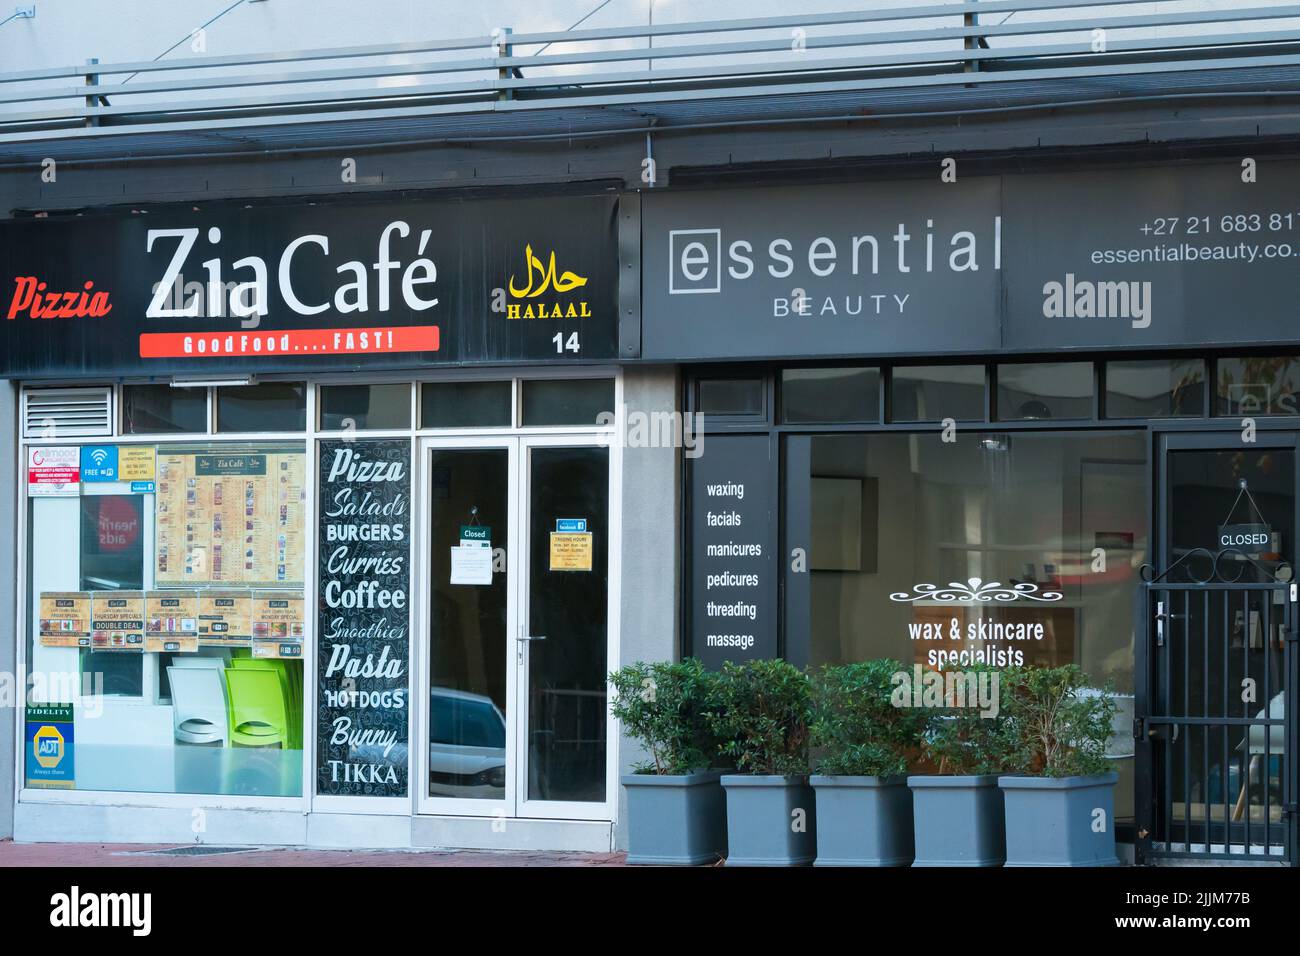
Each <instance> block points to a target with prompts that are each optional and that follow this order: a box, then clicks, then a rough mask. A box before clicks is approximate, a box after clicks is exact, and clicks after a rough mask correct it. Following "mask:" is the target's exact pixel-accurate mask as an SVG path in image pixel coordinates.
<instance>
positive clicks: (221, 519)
mask: <svg viewBox="0 0 1300 956" xmlns="http://www.w3.org/2000/svg"><path fill="white" fill-rule="evenodd" d="M156 470H157V482H156V491H155V493H156V495H157V504H156V508H157V516H156V520H155V522H154V527H155V536H156V549H155V554H156V557H155V569H154V581H155V583H156V584H157V585H158V586H159V587H195V586H197V587H204V586H220V585H223V584H224V585H236V586H238V585H243V586H245V587H254V588H256V587H282V588H301V587H302V585H303V580H302V578H303V567H304V564H305V556H306V548H305V546H304V542H305V533H306V532H305V517H304V516H305V510H306V501H307V492H306V456H305V455H304V454H303V452H302V449H301V448H299V447H295V446H285V447H277V446H261V445H259V446H253V447H249V448H246V449H230V450H227V451H222V452H220V453H213V452H212V450H211V449H210V448H207V447H201V448H193V447H187V446H176V447H167V446H164V447H160V448H159V449H158V459H157V469H156Z"/></svg>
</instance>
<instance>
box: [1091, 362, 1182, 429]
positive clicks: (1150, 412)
mask: <svg viewBox="0 0 1300 956" xmlns="http://www.w3.org/2000/svg"><path fill="white" fill-rule="evenodd" d="M1204 409H1205V362H1203V361H1202V360H1200V359H1190V360H1187V361H1181V360H1178V359H1155V360H1152V361H1138V362H1107V363H1106V417H1107V418H1175V417H1178V416H1180V415H1203V414H1205V411H1204Z"/></svg>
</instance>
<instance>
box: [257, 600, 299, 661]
mask: <svg viewBox="0 0 1300 956" xmlns="http://www.w3.org/2000/svg"><path fill="white" fill-rule="evenodd" d="M304 614H305V610H304V608H303V600H302V595H301V594H298V593H295V592H291V591H255V592H253V612H252V631H253V656H254V657H287V658H301V657H302V634H303V621H304V620H305V618H304Z"/></svg>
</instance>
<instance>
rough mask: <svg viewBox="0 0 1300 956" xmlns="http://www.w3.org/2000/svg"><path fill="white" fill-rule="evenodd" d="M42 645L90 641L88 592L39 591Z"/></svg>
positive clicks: (56, 645)
mask: <svg viewBox="0 0 1300 956" xmlns="http://www.w3.org/2000/svg"><path fill="white" fill-rule="evenodd" d="M39 630H40V636H41V646H42V647H85V646H88V645H89V644H90V593H89V592H87V591H42V592H41V603H40V625H39Z"/></svg>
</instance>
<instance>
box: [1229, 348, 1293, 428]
mask: <svg viewBox="0 0 1300 956" xmlns="http://www.w3.org/2000/svg"><path fill="white" fill-rule="evenodd" d="M1216 364H1217V366H1218V382H1217V383H1216V386H1215V387H1216V392H1217V396H1218V397H1217V400H1216V402H1215V412H1216V414H1219V415H1233V416H1236V415H1295V414H1300V403H1298V402H1297V401H1296V392H1297V391H1300V356H1295V355H1270V356H1249V357H1242V358H1223V359H1219V360H1218V362H1217V363H1216Z"/></svg>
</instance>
